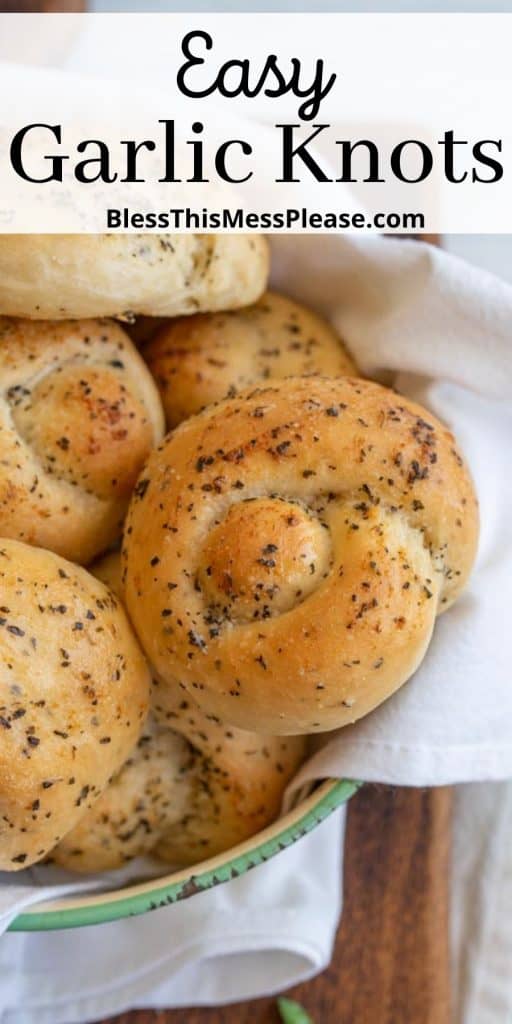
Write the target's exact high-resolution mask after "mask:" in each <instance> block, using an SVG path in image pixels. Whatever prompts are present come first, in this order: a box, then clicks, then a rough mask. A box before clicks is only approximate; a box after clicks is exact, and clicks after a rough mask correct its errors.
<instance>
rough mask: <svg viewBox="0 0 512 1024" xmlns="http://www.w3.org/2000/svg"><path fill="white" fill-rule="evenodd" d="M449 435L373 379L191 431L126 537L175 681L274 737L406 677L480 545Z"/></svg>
mask: <svg viewBox="0 0 512 1024" xmlns="http://www.w3.org/2000/svg"><path fill="white" fill-rule="evenodd" d="M477 535H478V512H477V502H476V498H475V493H474V490H473V485H472V482H471V478H470V475H469V473H468V470H467V468H466V466H465V464H464V461H463V458H462V456H461V454H460V452H459V450H458V448H457V445H456V442H455V440H454V438H453V436H452V434H451V433H450V432H449V430H447V429H446V427H445V426H443V425H442V424H441V423H440V422H439V421H438V420H436V419H435V417H433V416H432V415H431V414H430V413H428V412H426V411H425V410H424V409H423V408H421V407H420V406H418V405H416V404H415V403H413V402H411V401H408V400H407V399H405V398H403V397H401V396H400V395H397V394H395V393H394V392H392V391H390V390H388V389H386V388H383V387H381V386H380V385H378V384H374V383H371V382H369V381H363V380H358V379H354V378H345V379H342V378H339V379H337V380H325V379H320V378H302V379H288V380H286V381H283V382H277V383H276V384H275V385H273V386H269V387H266V388H260V389H257V390H252V391H248V392H244V393H242V394H240V395H238V396H237V397H236V398H233V399H228V400H226V401H224V402H221V403H220V404H219V405H217V406H213V407H210V408H208V409H207V410H205V412H203V413H200V414H199V415H198V416H195V417H193V418H192V419H190V420H188V421H186V422H185V423H183V424H181V426H180V427H178V428H177V429H176V430H175V431H174V432H173V433H172V434H170V435H169V436H168V437H167V438H166V439H165V441H164V442H163V444H162V445H161V446H160V448H159V449H158V450H156V451H155V452H153V454H152V455H151V457H150V459H149V460H148V463H147V465H146V467H145V469H144V472H143V474H142V476H141V478H140V479H139V481H138V484H137V486H136V489H135V492H134V496H133V498H132V501H131V503H130V509H129V513H128V517H127V521H126V526H125V534H124V552H123V558H124V574H125V597H126V603H127V608H128V612H129V614H130V616H131V618H132V621H133V623H134V625H135V629H136V631H137V633H138V635H139V638H140V640H141V642H142V645H143V647H144V649H145V651H146V654H147V656H148V658H149V660H150V661H151V664H152V665H153V666H154V668H155V670H156V671H157V673H158V676H159V678H160V680H161V685H162V686H165V684H166V683H167V684H168V685H169V686H174V685H176V684H178V685H180V684H181V685H182V686H184V687H185V688H186V689H187V691H188V692H189V693H190V694H191V695H192V696H193V697H194V699H195V700H197V701H198V702H199V704H200V706H201V707H202V709H203V710H205V711H206V712H208V713H211V714H214V715H217V716H219V718H221V719H222V720H223V721H225V722H228V723H231V724H234V725H237V726H240V727H242V728H245V729H252V730H256V731H258V732H266V733H275V734H277V733H283V734H286V733H289V734H291V733H300V732H303V733H308V732H315V731H324V730H329V729H334V728H336V727H338V726H342V725H346V724H348V723H350V722H354V721H356V719H358V718H360V717H361V716H362V715H365V714H367V712H369V711H371V709H372V708H374V707H375V706H376V705H378V704H380V703H381V701H383V700H385V698H386V697H388V696H389V695H390V694H391V693H393V691H394V690H396V689H397V688H398V687H399V686H401V685H402V683H404V682H405V681H406V680H407V679H408V678H409V676H410V675H411V674H412V673H413V672H414V671H415V669H416V668H417V667H418V665H419V664H420V662H421V660H422V658H423V656H424V654H425V651H426V649H427V647H428V644H429V641H430V637H431V634H432V629H433V626H434V620H435V618H436V615H437V614H438V613H439V612H441V611H442V610H443V609H444V608H447V607H448V606H449V605H450V604H451V603H452V602H453V601H454V600H455V598H456V597H457V595H458V594H459V592H460V591H461V589H462V588H463V586H464V585H465V583H466V580H467V578H468V575H469V572H470V569H471V566H472V564H473V560H474V557H475V550H476V545H477Z"/></svg>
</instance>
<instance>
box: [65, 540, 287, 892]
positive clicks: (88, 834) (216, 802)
mask: <svg viewBox="0 0 512 1024" xmlns="http://www.w3.org/2000/svg"><path fill="white" fill-rule="evenodd" d="M94 572H95V573H96V574H97V575H98V576H99V577H100V578H101V579H102V580H104V581H105V582H106V583H107V584H108V585H109V586H110V587H111V588H112V590H113V591H114V592H116V593H118V594H119V592H120V571H119V556H118V555H117V554H114V555H110V556H107V557H106V558H104V559H102V560H101V561H100V562H98V563H97V564H96V565H95V566H94ZM152 706H153V715H154V719H153V720H150V721H148V722H147V723H146V727H145V729H144V731H143V734H142V736H141V737H140V739H139V742H138V745H137V747H136V748H135V750H134V751H133V752H132V753H131V755H130V757H129V758H128V760H127V762H126V764H125V765H124V767H123V768H122V769H121V770H120V771H119V772H118V773H117V775H116V776H115V778H114V779H113V780H112V782H111V784H110V786H109V787H108V788H107V789H106V790H105V792H104V793H103V795H102V796H101V797H100V799H99V800H97V801H96V803H95V804H94V806H93V807H92V809H91V811H90V812H89V813H88V814H87V815H86V816H85V817H83V818H82V819H81V821H80V822H79V823H78V825H77V826H76V827H75V828H74V829H73V830H72V831H71V832H70V833H68V834H67V835H66V837H65V838H64V839H63V840H62V842H61V843H60V844H59V845H58V846H57V847H56V849H55V850H54V851H53V852H52V855H51V856H52V860H54V861H55V862H56V863H57V864H60V865H61V866H62V867H65V868H69V869H70V870H72V871H80V872H85V871H105V870H108V869H110V868H115V867H119V866H120V865H121V864H123V863H124V862H125V861H127V860H130V859H131V858H133V857H136V856H141V855H143V854H148V853H153V854H154V855H155V856H157V857H159V858H160V859H162V860H165V861H167V862H168V863H171V864H174V865H176V866H178V865H186V864H194V863H196V862H197V861H199V860H204V859H205V858H206V857H212V856H214V855H215V854H217V853H220V852H222V851H223V850H227V849H229V848H230V847H232V846H235V845H236V844H237V843H239V842H242V840H244V839H247V838H248V837H249V836H251V835H253V834H254V833H256V832H258V831H259V830H260V829H262V828H264V827H265V826H266V825H268V824H269V823H270V822H271V821H272V820H273V819H274V818H275V817H276V816H277V814H278V813H279V809H280V805H281V800H282V796H283V793H284V789H285V787H286V785H287V783H288V782H289V781H290V779H291V777H292V776H293V774H294V772H295V771H296V770H297V768H298V767H299V765H300V763H301V761H302V760H303V758H304V754H305V742H304V739H303V738H302V737H277V738H276V737H268V736H259V735H256V734H254V733H250V732H246V731H243V730H240V729H235V728H229V727H226V726H224V725H222V723H221V722H219V720H218V719H216V718H215V717H214V716H210V715H205V714H204V713H203V712H202V711H201V710H200V709H199V707H198V706H197V704H196V703H195V701H193V700H192V699H191V698H187V697H186V696H184V694H183V692H182V691H181V689H180V687H168V686H167V687H165V688H162V687H160V686H159V685H158V683H157V681H156V680H155V681H154V689H153V699H152Z"/></svg>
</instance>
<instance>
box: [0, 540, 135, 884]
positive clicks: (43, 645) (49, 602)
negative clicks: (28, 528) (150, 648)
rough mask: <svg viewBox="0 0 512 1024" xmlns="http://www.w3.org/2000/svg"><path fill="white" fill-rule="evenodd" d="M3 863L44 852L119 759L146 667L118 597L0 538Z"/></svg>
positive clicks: (131, 734)
mask: <svg viewBox="0 0 512 1024" xmlns="http://www.w3.org/2000/svg"><path fill="white" fill-rule="evenodd" d="M0 589H1V592H2V605H1V607H0V660H1V677H0V869H1V870H3V871H15V870H19V869H20V868H23V867H28V865H29V864H33V863H34V862H35V861H38V860H41V859H42V858H43V857H44V856H45V855H46V854H47V853H48V851H49V850H51V849H52V848H53V847H54V846H55V844H56V842H58V841H59V839H60V838H61V837H62V836H64V835H65V834H66V832H68V831H69V830H70V829H72V828H73V827H74V826H75V824H76V823H77V822H78V821H79V819H80V818H81V817H82V816H83V815H84V814H86V813H87V810H88V808H90V807H91V806H92V804H93V802H94V801H95V800H96V799H97V798H98V796H99V795H100V794H101V792H102V790H103V789H104V788H105V786H106V785H107V783H108V781H109V779H110V777H111V776H112V775H113V773H114V772H115V771H117V769H118V768H119V767H120V766H121V765H122V764H123V762H124V761H125V760H126V758H127V756H128V754H129V753H130V750H131V749H132V748H133V746H134V744H135V742H136V741H137V737H138V735H139V733H140V730H141V726H142V724H143V721H144V718H145V715H146V713H147V708H148V701H149V673H148V670H147V667H146V663H145V661H144V658H143V655H142V653H141V651H140V648H139V646H138V644H137V642H136V640H135V637H134V636H133V633H132V631H131V628H130V626H129V624H128V620H127V618H126V615H125V613H124V611H123V609H122V607H121V604H120V602H119V601H118V599H117V598H116V597H115V596H114V594H112V593H111V592H110V591H109V590H107V588H106V587H105V586H104V585H103V584H102V583H101V582H99V581H98V580H97V579H94V577H92V576H91V575H90V574H89V573H87V572H86V571H85V570H84V569H80V568H78V567H77V566H74V565H71V564H70V563H69V562H66V561H64V559H62V558H59V557H58V556H57V555H54V554H52V553H51V552H49V551H43V550H41V549H39V548H33V547H29V546H28V545H26V544H20V543H18V542H17V541H12V540H2V541H1V542H0Z"/></svg>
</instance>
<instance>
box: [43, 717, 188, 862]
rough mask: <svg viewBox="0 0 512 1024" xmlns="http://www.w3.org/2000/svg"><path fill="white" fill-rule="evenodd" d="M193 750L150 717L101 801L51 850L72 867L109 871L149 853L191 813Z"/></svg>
mask: <svg viewBox="0 0 512 1024" xmlns="http://www.w3.org/2000/svg"><path fill="white" fill-rule="evenodd" d="M193 762H194V754H193V752H192V751H191V749H190V746H189V744H188V743H187V742H186V740H184V739H183V738H182V737H181V736H178V734H177V733H175V732H171V730H170V729H161V728H159V727H158V726H157V725H156V724H155V723H154V722H153V721H152V720H151V718H150V719H148V721H147V722H146V725H145V726H144V729H143V732H142V735H141V736H140V738H139V741H138V743H137V746H136V747H135V749H134V750H133V751H132V752H131V754H130V756H129V757H128V760H127V761H126V762H125V764H124V765H123V767H122V768H121V769H120V770H119V771H118V772H117V773H116V775H115V776H114V778H113V779H112V781H111V782H110V784H109V785H108V786H107V788H106V790H105V792H104V793H102V795H101V796H100V798H99V800H97V801H96V803H95V804H94V805H93V807H92V808H91V810H90V811H88V812H87V814H86V815H85V816H84V817H82V818H81V819H80V821H79V822H78V824H77V825H75V827H74V828H73V829H72V830H71V832H69V833H68V834H67V835H66V836H65V837H64V839H62V840H61V842H60V843H59V844H58V845H57V846H56V847H55V849H54V850H52V853H51V856H50V859H51V861H52V862H53V863H55V864H58V865H59V866H60V867H63V868H68V869H69V870H70V871H78V872H87V873H88V872H94V871H109V870H111V869H113V868H117V867H120V866H121V865H122V864H125V863H126V862H127V861H129V860H132V859H133V858H134V857H142V856H144V855H145V854H150V853H151V852H152V850H153V848H154V847H155V845H156V843H157V842H158V840H159V838H160V836H161V835H162V834H163V833H164V832H165V831H166V829H167V828H170V827H172V826H173V825H174V824H175V823H176V822H178V821H179V820H180V818H182V817H184V816H185V815H186V814H187V809H188V807H189V806H190V803H189V798H190V792H191V785H190V771H191V767H192V765H193Z"/></svg>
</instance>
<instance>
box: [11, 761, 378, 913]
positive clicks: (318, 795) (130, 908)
mask: <svg viewBox="0 0 512 1024" xmlns="http://www.w3.org/2000/svg"><path fill="white" fill-rule="evenodd" d="M360 785H361V783H360V782H355V781H352V780H349V779H342V780H341V781H340V780H338V779H336V780H333V779H329V780H327V781H326V782H323V783H321V784H320V785H319V786H318V787H317V788H316V789H315V790H314V791H313V793H311V794H310V796H308V797H307V798H306V799H305V800H301V801H300V803H298V804H297V806H296V807H294V808H293V810H291V811H289V812H288V814H285V815H283V817H281V818H278V820H277V821H275V822H274V823H273V824H272V825H270V826H269V827H268V828H266V829H264V830H263V831H262V832H258V834H257V835H255V836H252V838H251V839H249V840H247V841H246V842H244V843H240V844H239V845H238V846H235V847H233V848H232V849H230V850H227V851H226V852H225V853H223V854H219V855H218V856H217V857H212V858H211V859H210V860H206V861H202V862H201V863H200V864H195V865H194V866H193V867H192V868H187V869H186V870H182V871H173V872H172V873H171V874H168V875H161V876H160V877H159V878H156V879H152V880H150V881H145V882H142V883H140V884H135V885H134V884H131V885H129V886H125V887H123V888H121V889H118V890H116V891H111V892H101V893H94V894H93V895H87V896H80V895H77V896H67V897H65V898H61V899H55V900H50V901H46V902H44V903H39V904H37V905H36V906H34V907H33V908H29V909H28V910H26V911H24V912H23V913H22V914H20V915H19V916H18V917H17V918H16V919H15V920H14V921H13V922H12V924H11V925H10V927H9V931H50V930H53V929H57V928H81V927H83V926H85V925H92V924H104V923H106V922H107V921H116V920H119V919H120V918H123V917H131V916H134V915H136V914H144V913H146V912H147V911H148V910H156V909H157V908H158V907H164V906H167V905H168V904H170V903H177V902H178V900H183V899H188V898H189V897H190V896H194V895H195V894H196V893H199V892H204V891H205V890H206V889H211V888H212V887H213V886H214V885H220V884H221V883H222V882H227V881H229V880H230V879H232V878H237V877H238V876H239V875H243V874H245V872H246V871H249V870H250V868H254V867H257V865H258V864H263V863H264V862H265V861H267V860H269V859H270V858H271V857H273V856H275V854H276V853H279V852H280V851H281V850H284V849H286V847H287V846H291V845H292V843H295V842H296V841H297V840H298V839H300V838H301V837H302V836H304V835H306V834H307V833H308V832H311V830H312V829H313V828H315V827H316V826H317V825H319V824H320V822H321V821H323V820H324V819H325V818H327V817H328V815H329V814H331V813H332V811H334V810H335V809H336V808H337V807H339V806H340V805H341V804H343V803H345V801H346V800H348V799H349V798H350V797H351V796H352V795H353V794H354V793H355V792H356V790H357V789H358V788H359V786H360Z"/></svg>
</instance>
